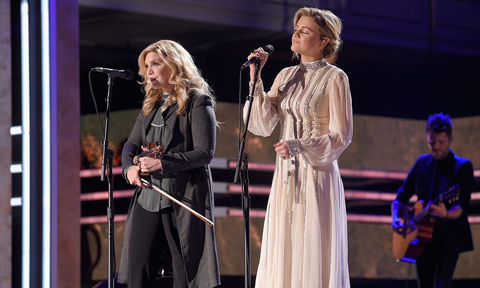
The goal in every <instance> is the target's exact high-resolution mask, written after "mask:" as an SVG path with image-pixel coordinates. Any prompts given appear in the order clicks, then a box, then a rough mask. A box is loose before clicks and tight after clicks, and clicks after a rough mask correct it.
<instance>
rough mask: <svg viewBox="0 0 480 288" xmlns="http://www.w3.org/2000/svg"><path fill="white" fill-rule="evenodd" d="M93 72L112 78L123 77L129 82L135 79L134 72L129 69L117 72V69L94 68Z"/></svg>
mask: <svg viewBox="0 0 480 288" xmlns="http://www.w3.org/2000/svg"><path fill="white" fill-rule="evenodd" d="M91 70H92V71H95V72H100V73H105V74H108V75H110V77H112V78H115V77H121V78H124V79H127V80H131V79H133V76H134V74H133V72H132V71H130V70H128V69H125V70H117V69H110V68H102V67H95V68H92V69H91Z"/></svg>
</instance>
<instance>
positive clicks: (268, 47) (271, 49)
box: [240, 44, 273, 70]
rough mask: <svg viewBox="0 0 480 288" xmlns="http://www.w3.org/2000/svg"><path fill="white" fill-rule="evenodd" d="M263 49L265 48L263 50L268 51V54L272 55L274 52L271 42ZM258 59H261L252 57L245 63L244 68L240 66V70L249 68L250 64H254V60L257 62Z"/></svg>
mask: <svg viewBox="0 0 480 288" xmlns="http://www.w3.org/2000/svg"><path fill="white" fill-rule="evenodd" d="M262 49H263V51H265V52H267V54H268V55H272V53H273V46H272V45H270V44H268V45H266V46H265V47H263V48H262ZM258 60H259V59H258V58H257V57H252V58H251V59H250V60H248V61H247V62H245V63H243V65H242V68H240V70H243V69H245V68H247V67H248V66H249V65H250V64H252V63H253V62H256V61H258Z"/></svg>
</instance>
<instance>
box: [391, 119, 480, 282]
mask: <svg viewBox="0 0 480 288" xmlns="http://www.w3.org/2000/svg"><path fill="white" fill-rule="evenodd" d="M426 136H427V143H428V147H429V148H430V151H431V154H427V155H422V156H420V158H418V159H417V161H416V163H415V165H414V166H413V167H412V169H411V170H410V172H409V174H408V176H407V178H406V179H405V181H404V182H403V185H402V186H401V187H400V189H399V190H398V192H397V197H396V199H395V201H393V203H392V216H393V217H392V226H393V228H394V229H395V230H397V231H398V230H401V229H402V228H403V224H402V221H401V220H400V216H399V212H400V210H401V207H402V206H403V205H405V204H406V203H407V202H408V201H409V199H410V197H412V196H413V195H414V194H416V195H417V196H418V200H423V201H424V203H428V204H426V205H427V207H428V208H427V209H428V213H429V215H430V216H431V217H435V218H437V220H438V221H437V222H436V224H435V226H434V227H433V236H432V239H431V241H430V242H428V243H426V245H425V246H424V249H423V251H422V253H421V255H420V256H419V257H418V258H417V261H416V267H417V277H418V284H419V286H420V288H440V287H442V288H448V287H450V286H451V283H452V278H453V273H454V271H455V266H456V264H457V260H458V256H459V253H460V252H465V251H471V250H473V242H472V234H471V231H470V225H469V223H468V219H467V215H468V213H467V212H468V205H469V202H470V194H471V192H472V190H473V189H474V186H475V177H474V175H473V166H472V163H471V162H470V161H469V160H468V159H465V158H461V157H458V156H457V155H455V154H453V152H452V151H451V150H450V144H451V143H452V140H453V134H452V120H451V118H450V116H449V115H446V114H443V113H438V114H433V115H430V117H429V118H428V122H427V135H426ZM455 184H458V185H459V187H460V194H459V198H458V200H455V201H453V202H452V203H443V202H439V203H437V204H434V203H432V200H433V199H435V198H436V196H438V195H439V194H440V193H442V192H443V191H446V190H448V189H449V187H452V186H454V185H455Z"/></svg>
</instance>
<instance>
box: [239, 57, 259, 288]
mask: <svg viewBox="0 0 480 288" xmlns="http://www.w3.org/2000/svg"><path fill="white" fill-rule="evenodd" d="M259 68H260V63H259V61H258V60H257V61H255V75H254V81H253V87H252V94H251V95H250V96H248V97H247V100H250V101H249V105H248V112H247V119H246V121H245V130H244V132H243V137H242V140H241V142H240V143H239V149H238V161H237V167H236V169H235V178H234V180H233V183H235V184H236V183H238V180H239V178H240V174H241V175H242V176H243V178H242V179H241V181H240V182H241V184H242V185H243V189H242V210H243V236H244V239H243V241H244V261H245V262H244V275H245V276H244V278H245V288H250V287H251V284H252V283H251V282H252V277H251V271H250V205H251V197H250V195H249V194H248V183H249V179H248V160H249V158H250V157H249V156H248V154H247V153H244V150H245V140H246V138H247V131H248V130H247V129H248V123H249V122H250V113H251V111H252V102H253V94H254V91H255V85H256V84H257V79H258V71H259ZM242 163H243V165H242ZM240 170H242V172H243V173H241V172H240Z"/></svg>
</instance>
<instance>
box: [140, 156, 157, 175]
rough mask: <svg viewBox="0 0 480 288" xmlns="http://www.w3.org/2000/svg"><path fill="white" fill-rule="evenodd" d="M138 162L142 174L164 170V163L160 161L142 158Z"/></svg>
mask: <svg viewBox="0 0 480 288" xmlns="http://www.w3.org/2000/svg"><path fill="white" fill-rule="evenodd" d="M138 162H139V164H138V166H139V167H140V171H141V172H154V171H158V170H162V161H161V160H160V159H155V158H150V157H142V158H140V159H138Z"/></svg>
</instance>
